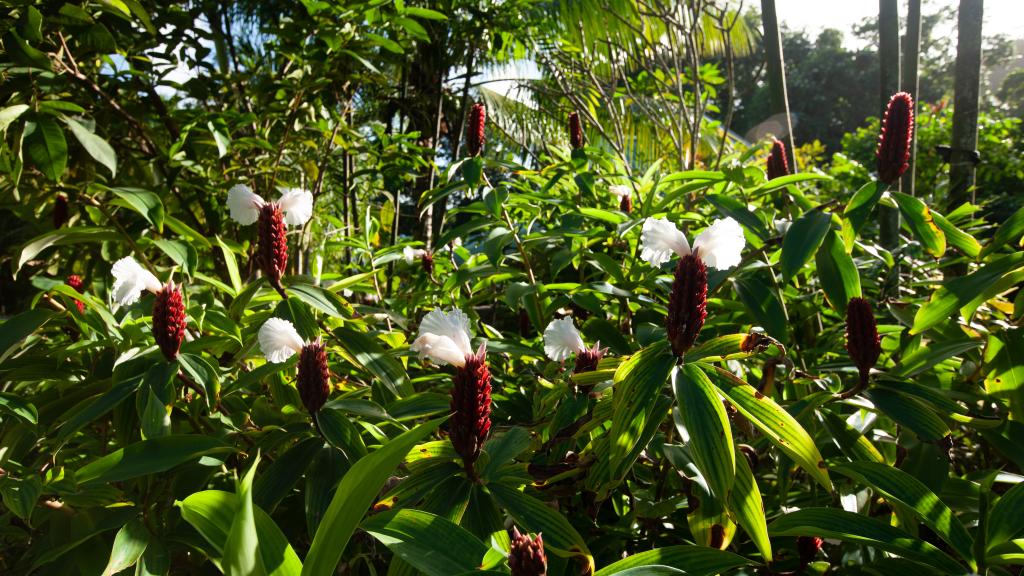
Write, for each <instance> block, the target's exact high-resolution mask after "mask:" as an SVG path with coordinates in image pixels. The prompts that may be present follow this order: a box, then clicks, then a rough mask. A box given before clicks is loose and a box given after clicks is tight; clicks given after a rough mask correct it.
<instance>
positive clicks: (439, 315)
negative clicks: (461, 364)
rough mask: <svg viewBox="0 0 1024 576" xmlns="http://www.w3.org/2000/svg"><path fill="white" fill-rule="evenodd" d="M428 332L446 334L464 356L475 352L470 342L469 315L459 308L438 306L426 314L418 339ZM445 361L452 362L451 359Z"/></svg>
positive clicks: (437, 334)
mask: <svg viewBox="0 0 1024 576" xmlns="http://www.w3.org/2000/svg"><path fill="white" fill-rule="evenodd" d="M428 334H429V335H434V336H446V337H447V338H448V339H449V340H451V341H452V344H454V345H455V346H456V347H457V348H458V350H459V351H460V352H462V355H463V356H469V355H470V354H472V353H473V348H472V347H471V346H470V343H469V337H470V335H471V333H470V330H469V316H466V315H465V314H463V312H462V310H459V309H458V308H452V309H451V310H449V311H448V312H444V311H443V310H441V309H440V308H436V309H434V310H431V311H430V313H428V314H427V315H426V316H424V317H423V321H422V322H420V332H419V337H418V338H417V339H416V340H417V341H419V339H420V338H421V337H423V336H425V335H428ZM428 343H429V340H428ZM444 361H445V362H448V363H452V362H450V361H449V360H444Z"/></svg>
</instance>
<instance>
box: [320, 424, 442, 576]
mask: <svg viewBox="0 0 1024 576" xmlns="http://www.w3.org/2000/svg"><path fill="white" fill-rule="evenodd" d="M443 420H444V419H440V418H439V419H436V420H431V421H429V422H426V423H424V424H421V425H419V426H417V427H416V428H413V429H412V430H409V431H408V432H405V433H403V434H402V435H401V436H399V437H397V438H395V439H394V440H391V441H390V442H388V443H387V444H385V445H384V446H383V447H382V448H380V449H379V450H377V451H376V452H373V453H370V454H367V455H366V456H364V457H363V458H360V459H359V461H358V462H356V463H355V465H353V466H352V468H351V469H350V470H349V471H348V473H346V474H345V476H344V477H343V478H342V479H341V482H340V483H339V484H338V489H337V490H336V491H335V493H334V498H332V499H331V505H330V506H329V507H328V508H327V513H326V514H325V515H324V518H323V520H322V521H321V522H320V527H319V528H317V531H316V535H315V536H314V537H313V543H312V545H310V547H309V554H308V555H307V556H306V563H305V565H304V566H303V567H302V574H303V575H304V576H311V575H312V576H329V575H331V574H334V572H335V569H336V568H337V566H338V561H339V560H340V559H341V555H342V553H343V552H344V551H345V546H346V545H347V544H348V540H349V538H351V537H352V533H353V532H355V529H356V526H358V525H359V522H360V521H361V520H362V518H363V516H364V515H365V514H366V511H367V509H369V507H370V505H371V504H372V503H373V500H374V498H375V497H376V496H377V493H379V492H380V489H381V487H382V486H383V485H384V482H385V481H386V480H387V479H388V477H389V476H391V474H392V473H393V471H394V469H395V468H396V467H397V466H398V465H399V464H400V463H401V462H402V460H403V459H404V458H405V455H406V454H407V453H408V452H409V450H411V449H412V447H413V446H415V445H416V444H417V443H419V442H420V441H421V440H423V439H424V438H426V437H427V436H428V435H430V434H431V433H432V432H433V431H434V430H436V429H437V427H438V426H440V425H441V422H442V421H443Z"/></svg>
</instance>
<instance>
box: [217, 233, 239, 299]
mask: <svg viewBox="0 0 1024 576" xmlns="http://www.w3.org/2000/svg"><path fill="white" fill-rule="evenodd" d="M216 240H217V245H218V246H220V251H221V253H222V254H223V255H224V265H225V266H226V267H227V269H228V277H229V278H231V287H232V288H234V289H235V294H238V293H239V292H241V291H242V275H241V274H239V273H238V260H237V259H236V258H235V251H234V250H232V249H231V248H230V247H229V246H228V245H227V244H225V243H224V241H223V240H221V238H220V236H217V238H216ZM232 296H234V294H232Z"/></svg>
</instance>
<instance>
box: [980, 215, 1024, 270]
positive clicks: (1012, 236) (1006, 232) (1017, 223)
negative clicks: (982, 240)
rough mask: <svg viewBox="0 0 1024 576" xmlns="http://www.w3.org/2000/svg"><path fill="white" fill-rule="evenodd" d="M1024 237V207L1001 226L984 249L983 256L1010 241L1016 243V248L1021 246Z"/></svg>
mask: <svg viewBox="0 0 1024 576" xmlns="http://www.w3.org/2000/svg"><path fill="white" fill-rule="evenodd" d="M1022 239H1024V207H1022V208H1020V209H1019V210H1017V211H1016V212H1014V213H1013V215H1012V216H1010V217H1009V218H1007V219H1006V221H1005V222H1003V223H1002V225H1001V226H999V229H998V230H996V233H995V236H993V237H992V240H991V241H990V242H989V243H988V244H986V245H985V248H983V249H982V251H981V257H982V258H984V257H985V256H988V255H989V254H991V253H992V252H995V251H996V250H998V249H1000V248H1002V247H1003V246H1004V245H1006V244H1007V243H1009V242H1013V243H1014V244H1015V245H1016V246H1015V248H1014V249H1017V248H1020V247H1021V240H1022Z"/></svg>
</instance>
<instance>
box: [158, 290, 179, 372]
mask: <svg viewBox="0 0 1024 576" xmlns="http://www.w3.org/2000/svg"><path fill="white" fill-rule="evenodd" d="M153 339H155V340H156V345H157V346H159V347H160V351H161V352H163V353H164V358H167V360H168V361H173V360H174V359H175V358H177V357H178V350H179V349H180V348H181V341H182V340H184V339H185V304H184V303H183V302H182V300H181V289H180V288H178V287H177V286H175V285H174V283H173V282H169V283H167V284H165V285H164V286H163V288H161V289H160V290H159V291H158V292H157V293H156V299H155V300H154V301H153Z"/></svg>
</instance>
